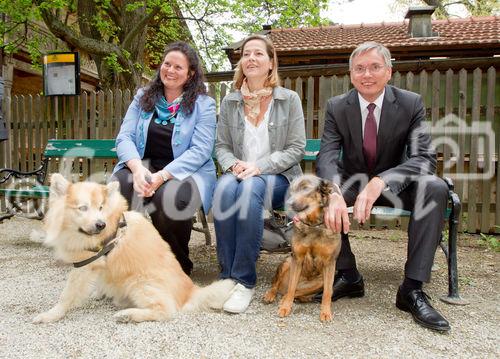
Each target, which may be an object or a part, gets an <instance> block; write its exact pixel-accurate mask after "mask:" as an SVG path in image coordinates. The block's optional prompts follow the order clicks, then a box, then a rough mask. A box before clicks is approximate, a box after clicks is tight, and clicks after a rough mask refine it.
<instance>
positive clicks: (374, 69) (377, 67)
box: [352, 64, 386, 75]
mask: <svg viewBox="0 0 500 359" xmlns="http://www.w3.org/2000/svg"><path fill="white" fill-rule="evenodd" d="M385 67H386V66H385V65H381V64H371V65H370V66H368V67H364V66H355V67H354V68H353V69H352V72H354V73H355V74H356V75H363V74H364V73H365V72H366V70H368V71H369V72H370V73H371V74H376V73H379V72H380V71H382V70H383V69H384V68H385Z"/></svg>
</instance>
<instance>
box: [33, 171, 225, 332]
mask: <svg viewBox="0 0 500 359" xmlns="http://www.w3.org/2000/svg"><path fill="white" fill-rule="evenodd" d="M49 203H50V208H49V211H48V213H47V215H46V218H45V231H46V238H45V240H44V243H45V244H46V245H48V246H50V247H53V248H54V251H55V255H56V257H57V258H58V259H60V260H62V261H64V262H67V263H73V264H75V263H76V265H75V267H76V266H77V265H82V266H80V267H78V268H74V269H73V270H72V271H71V272H70V273H69V277H68V281H67V283H66V287H65V288H64V290H63V292H62V293H61V296H60V298H59V301H58V303H57V304H56V305H55V306H54V307H53V308H52V309H50V310H49V311H47V312H44V313H41V314H38V315H37V316H36V317H35V318H34V319H33V322H35V323H47V322H54V321H57V320H59V319H61V318H63V317H64V315H65V314H66V312H67V311H68V310H70V309H72V308H75V307H78V306H81V305H82V304H83V303H85V301H86V300H87V299H88V298H89V297H90V296H91V294H93V293H95V292H96V291H97V292H98V293H100V294H104V295H106V296H108V297H110V298H113V301H114V303H115V304H116V305H119V306H120V307H125V308H127V309H123V310H120V311H119V312H117V313H116V314H115V318H116V319H117V321H119V322H143V321H153V320H167V319H169V318H172V317H173V316H174V315H175V314H176V313H178V312H186V311H196V310H206V309H208V308H214V309H219V308H222V305H223V303H224V302H225V301H226V299H227V298H228V297H229V295H230V293H231V290H232V289H233V287H234V283H233V282H232V281H231V280H223V281H217V282H214V283H212V284H211V285H209V286H208V287H205V288H200V287H197V286H196V285H194V284H193V282H192V281H191V279H190V278H189V277H188V276H187V275H186V274H185V273H184V272H183V271H182V269H181V266H180V264H179V263H178V262H177V260H176V259H175V256H174V254H173V253H172V252H171V250H170V246H169V245H168V244H167V243H166V242H165V241H164V240H163V239H162V238H161V236H160V234H159V233H158V232H157V231H156V229H155V228H154V226H153V225H152V224H151V223H150V222H149V221H148V220H147V219H146V218H144V217H143V216H142V215H141V214H140V213H137V212H127V202H126V200H125V199H124V198H123V197H122V196H121V194H120V192H119V184H118V182H111V183H109V184H108V185H100V184H97V183H92V182H79V183H75V184H72V183H70V182H68V181H66V179H64V177H63V176H62V175H60V174H54V175H52V177H51V185H50V201H49ZM125 223H126V224H125ZM124 224H125V225H124ZM123 225H124V226H123ZM119 227H121V228H119ZM108 249H111V250H110V251H109V253H107V254H105V255H101V254H102V253H104V252H106V251H107V250H108ZM94 256H96V257H97V259H95V260H93V261H92V262H90V263H88V264H85V262H83V263H79V262H82V261H86V260H87V259H89V258H92V257H94ZM78 263H79V264H78Z"/></svg>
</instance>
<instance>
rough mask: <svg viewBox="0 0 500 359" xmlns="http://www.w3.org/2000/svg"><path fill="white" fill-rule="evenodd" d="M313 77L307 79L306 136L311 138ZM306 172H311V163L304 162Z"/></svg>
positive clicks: (312, 127) (312, 124) (312, 126)
mask: <svg viewBox="0 0 500 359" xmlns="http://www.w3.org/2000/svg"><path fill="white" fill-rule="evenodd" d="M313 131H314V78H313V77H309V78H308V79H307V112H306V137H307V138H313V135H314V132H313ZM305 169H306V172H312V164H311V163H310V162H309V161H308V162H307V163H306V168H305Z"/></svg>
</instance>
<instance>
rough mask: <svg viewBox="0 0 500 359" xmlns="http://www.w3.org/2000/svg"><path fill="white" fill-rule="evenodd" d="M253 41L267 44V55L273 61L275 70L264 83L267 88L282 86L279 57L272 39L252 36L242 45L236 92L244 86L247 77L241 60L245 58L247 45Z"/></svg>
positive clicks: (237, 69) (235, 75)
mask: <svg viewBox="0 0 500 359" xmlns="http://www.w3.org/2000/svg"><path fill="white" fill-rule="evenodd" d="M251 40H260V41H263V42H264V44H266V51H267V55H268V56H269V58H270V59H271V63H272V64H273V68H272V69H271V70H269V74H268V75H267V78H266V81H265V82H264V86H265V87H276V86H279V85H280V77H279V75H278V56H276V50H275V49H274V45H273V43H272V41H271V40H270V39H268V38H267V37H265V36H262V35H250V36H248V37H247V38H246V39H245V40H243V43H242V44H241V57H240V61H238V64H237V65H236V69H235V70H234V77H233V83H234V88H235V89H236V90H239V89H241V86H242V85H243V80H245V75H244V74H243V70H242V68H241V59H242V58H243V50H244V49H245V45H246V44H247V42H249V41H251Z"/></svg>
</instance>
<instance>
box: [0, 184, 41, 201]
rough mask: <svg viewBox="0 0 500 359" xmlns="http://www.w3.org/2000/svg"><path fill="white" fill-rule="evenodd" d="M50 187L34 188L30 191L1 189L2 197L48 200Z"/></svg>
mask: <svg viewBox="0 0 500 359" xmlns="http://www.w3.org/2000/svg"><path fill="white" fill-rule="evenodd" d="M49 193H50V191H49V186H33V187H32V188H30V189H12V188H6V189H4V188H2V189H0V195H2V196H5V197H14V198H35V199H36V198H48V197H49Z"/></svg>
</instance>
